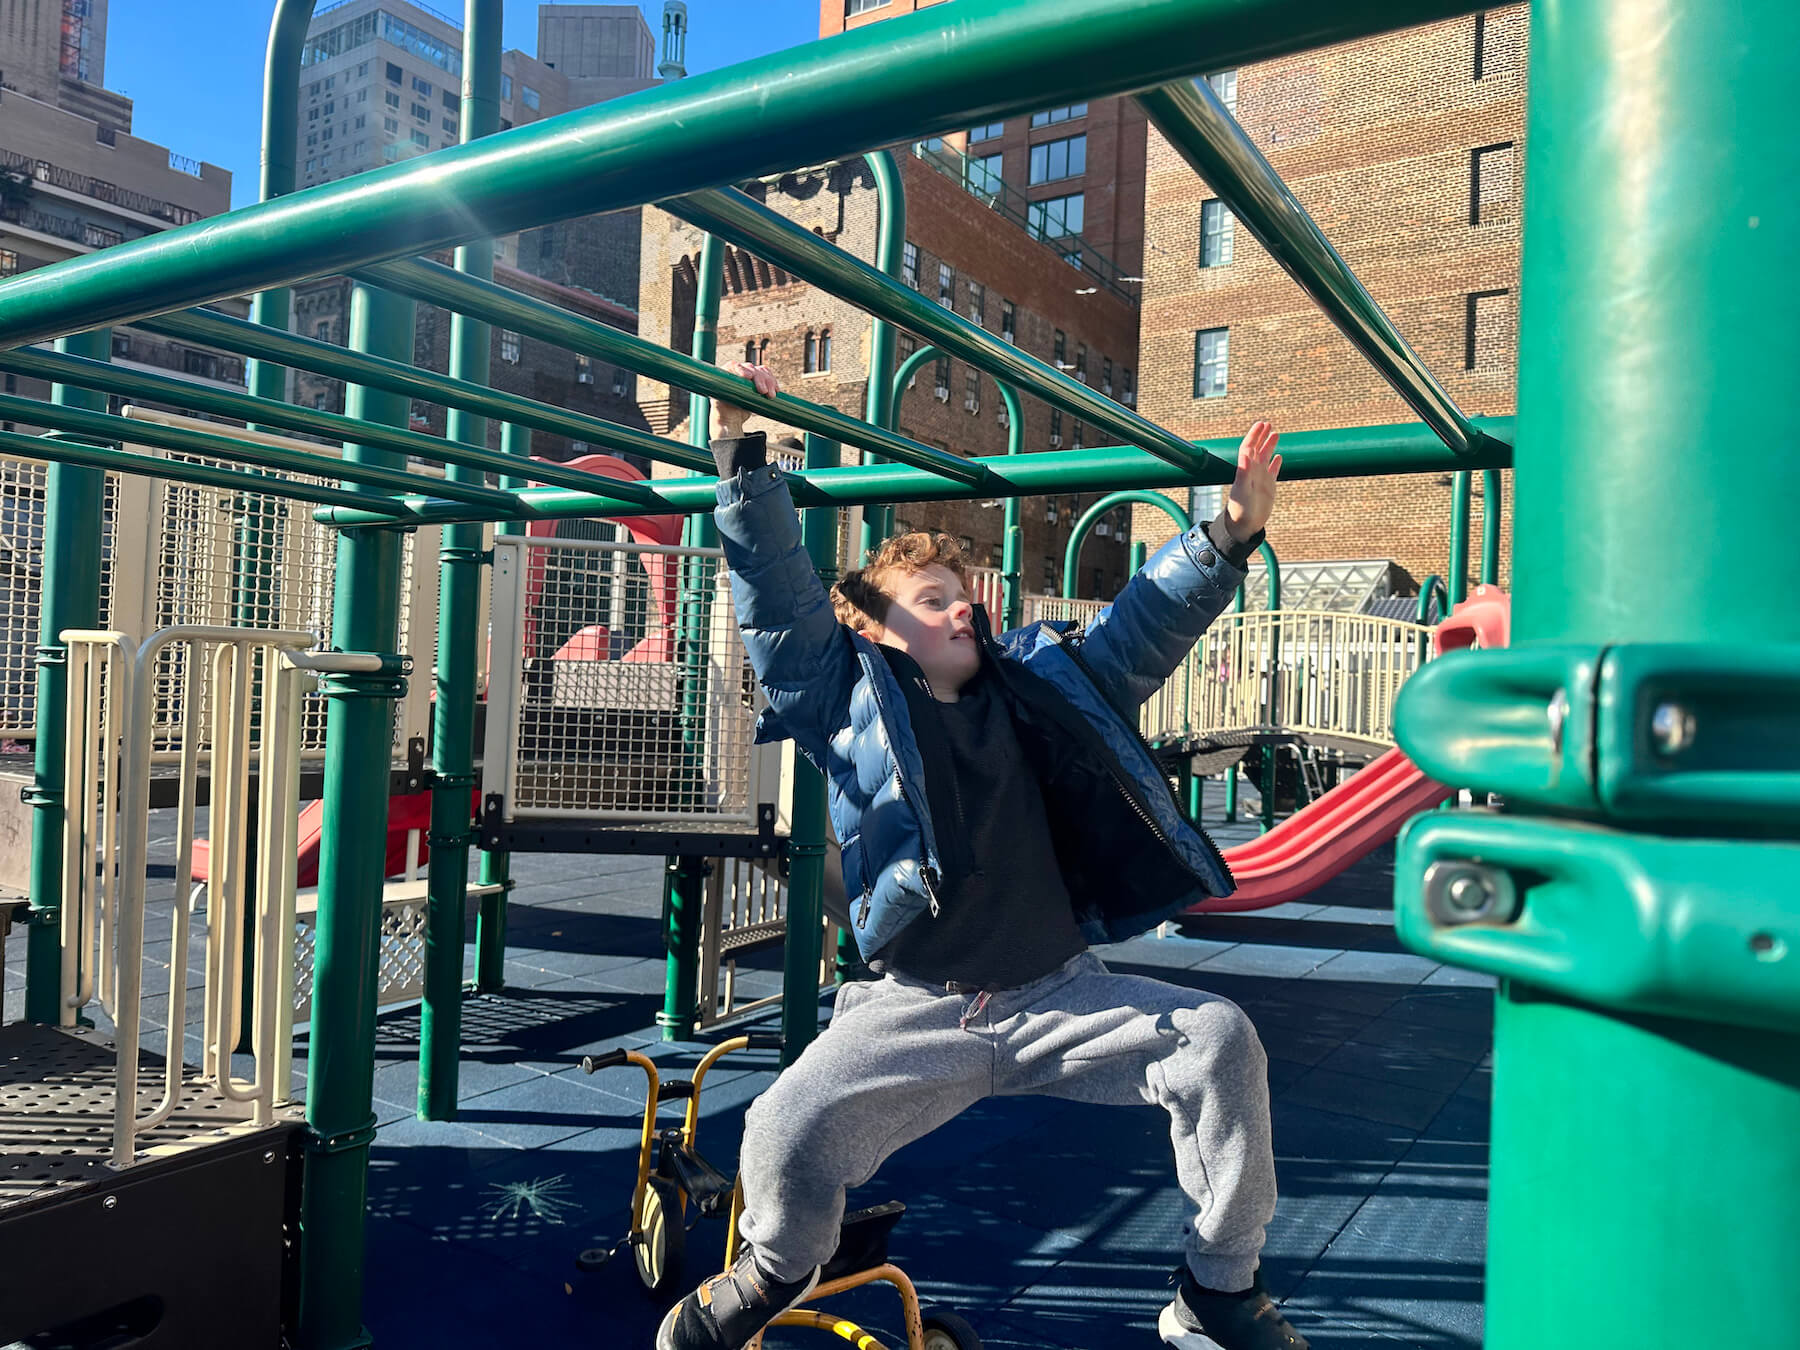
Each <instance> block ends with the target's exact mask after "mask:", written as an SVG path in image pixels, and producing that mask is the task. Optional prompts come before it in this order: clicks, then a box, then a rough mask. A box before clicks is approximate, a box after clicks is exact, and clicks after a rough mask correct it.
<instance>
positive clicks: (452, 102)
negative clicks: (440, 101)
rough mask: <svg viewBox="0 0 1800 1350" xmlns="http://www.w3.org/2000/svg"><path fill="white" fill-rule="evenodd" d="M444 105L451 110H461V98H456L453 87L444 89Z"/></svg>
mask: <svg viewBox="0 0 1800 1350" xmlns="http://www.w3.org/2000/svg"><path fill="white" fill-rule="evenodd" d="M444 106H445V107H446V108H448V109H449V110H450V111H451V112H461V111H462V100H461V99H459V98H457V96H456V91H455V90H454V89H446V90H444Z"/></svg>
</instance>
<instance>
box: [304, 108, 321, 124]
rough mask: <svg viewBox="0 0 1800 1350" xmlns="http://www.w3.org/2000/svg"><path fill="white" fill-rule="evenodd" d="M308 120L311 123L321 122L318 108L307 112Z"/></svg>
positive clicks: (309, 109)
mask: <svg viewBox="0 0 1800 1350" xmlns="http://www.w3.org/2000/svg"><path fill="white" fill-rule="evenodd" d="M306 120H307V121H309V122H316V121H318V120H319V110H318V109H317V108H308V109H307V110H306Z"/></svg>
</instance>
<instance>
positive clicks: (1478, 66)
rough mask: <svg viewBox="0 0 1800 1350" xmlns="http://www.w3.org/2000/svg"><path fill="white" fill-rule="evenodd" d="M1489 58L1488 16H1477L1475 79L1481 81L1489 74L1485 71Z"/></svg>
mask: <svg viewBox="0 0 1800 1350" xmlns="http://www.w3.org/2000/svg"><path fill="white" fill-rule="evenodd" d="M1486 56H1487V14H1486V13H1485V12H1483V13H1480V14H1477V15H1476V16H1475V78H1476V79H1478V80H1479V79H1480V78H1481V77H1482V76H1483V75H1484V74H1486V73H1487V72H1486V71H1485V70H1484V69H1483V66H1484V65H1485V58H1486Z"/></svg>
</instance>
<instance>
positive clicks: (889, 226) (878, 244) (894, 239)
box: [852, 150, 906, 563]
mask: <svg viewBox="0 0 1800 1350" xmlns="http://www.w3.org/2000/svg"><path fill="white" fill-rule="evenodd" d="M863 158H864V160H865V161H867V163H868V165H869V172H870V173H872V174H873V175H874V176H875V199H876V218H875V266H876V268H877V269H878V270H879V271H881V272H882V273H883V274H885V275H886V276H889V277H893V278H896V279H897V278H898V277H899V275H900V264H901V261H902V260H903V258H904V256H905V252H906V183H905V181H904V180H903V179H902V178H901V176H900V163H899V161H898V160H896V159H895V158H894V154H893V152H892V151H891V150H872V151H870V152H869V153H868V154H866V155H864V156H863ZM893 369H894V326H893V325H892V324H891V323H889V322H888V321H887V320H886V319H876V320H874V322H873V323H872V325H871V326H870V329H869V378H868V382H867V384H866V385H865V390H866V392H865V394H864V403H863V407H864V412H863V418H864V420H865V421H867V422H868V424H869V425H870V426H872V427H883V428H885V429H887V430H888V431H892V430H894V428H895V426H896V425H897V423H898V422H899V410H900V396H899V394H898V393H897V392H896V391H895V389H894V386H893V380H892V372H893ZM864 462H865V463H875V462H877V457H876V456H873V455H867V456H864ZM893 532H894V508H893V507H891V506H869V507H867V508H865V509H864V511H863V526H862V539H861V540H860V541H859V547H860V549H861V552H859V553H858V555H857V556H856V558H854V559H852V561H853V562H856V563H860V562H861V561H862V559H864V558H866V557H868V556H869V554H870V553H871V552H872V551H873V550H874V549H875V548H876V547H877V546H878V545H879V544H880V543H881V541H882V540H884V539H886V538H887V537H888V536H889V535H890V534H892V533H893Z"/></svg>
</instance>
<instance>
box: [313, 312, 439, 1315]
mask: <svg viewBox="0 0 1800 1350" xmlns="http://www.w3.org/2000/svg"><path fill="white" fill-rule="evenodd" d="M350 345H351V346H352V347H355V348H357V349H359V350H363V351H374V352H377V353H378V354H381V355H385V356H390V357H393V358H394V359H396V360H401V359H410V357H411V355H412V349H413V306H412V302H411V301H409V300H403V299H400V298H399V297H398V296H394V295H389V294H386V293H384V292H381V291H376V290H372V289H371V288H369V287H367V286H362V285H358V286H356V287H355V289H354V290H353V291H352V293H351V297H350ZM345 407H346V409H347V410H348V412H349V413H350V415H351V416H353V417H360V418H366V419H367V420H369V421H371V422H380V423H386V424H387V425H389V426H404V425H405V424H406V419H407V414H408V411H409V408H408V404H407V400H406V399H405V398H402V397H399V396H397V395H394V394H387V393H381V392H378V391H376V390H372V389H368V388H365V387H363V386H361V385H352V386H351V387H350V389H349V390H348V392H347V395H346V398H345ZM345 455H346V457H347V458H348V459H350V460H351V461H352V462H356V461H361V460H371V461H374V462H378V463H383V462H385V463H387V464H388V465H390V466H397V457H395V456H391V455H388V454H385V453H384V452H382V451H379V450H372V449H370V448H368V447H366V446H362V445H349V446H346V447H345ZM400 544H401V537H400V535H399V533H398V532H396V531H393V530H348V531H345V532H344V534H343V535H342V536H341V537H340V538H339V540H338V552H337V593H336V598H335V600H334V605H333V613H332V622H331V640H332V645H333V646H334V647H336V648H338V649H339V650H342V651H348V652H377V653H391V652H392V651H393V650H394V645H395V642H396V640H397V638H398V634H399V619H400V581H401V550H400ZM321 688H322V689H323V690H324V692H326V693H327V695H328V696H329V711H328V712H327V715H326V733H325V736H326V740H325V817H324V821H323V827H322V833H321V835H320V854H319V912H318V928H317V939H316V945H315V947H314V954H313V1006H312V1036H311V1045H312V1047H313V1053H312V1056H311V1058H310V1059H309V1060H308V1063H307V1070H308V1072H307V1079H306V1122H307V1127H308V1128H307V1150H308V1156H307V1163H306V1184H305V1193H304V1195H303V1197H302V1200H301V1216H300V1225H301V1249H300V1292H299V1311H298V1345H299V1347H300V1350H353V1348H354V1347H362V1346H367V1345H369V1344H370V1339H369V1334H368V1332H367V1331H366V1330H365V1329H364V1328H363V1326H362V1298H363V1273H364V1272H363V1219H364V1215H365V1210H366V1208H367V1200H368V1165H369V1145H370V1143H371V1141H373V1139H374V1137H375V1115H374V1111H373V1108H372V1105H371V1103H372V1102H373V1100H374V1092H373V1087H374V1076H375V989H376V971H377V966H378V963H379V959H380V947H381V891H382V882H383V874H384V873H385V872H386V870H387V868H386V866H385V864H384V858H385V855H386V852H387V842H386V834H387V815H388V771H389V768H390V763H391V759H390V757H391V753H392V751H391V746H392V742H393V718H394V705H393V700H394V699H395V698H396V697H397V696H398V695H399V693H400V682H399V681H395V680H392V679H382V678H376V677H349V676H341V675H340V676H335V677H332V678H331V679H330V680H327V681H324V682H322V684H321Z"/></svg>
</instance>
